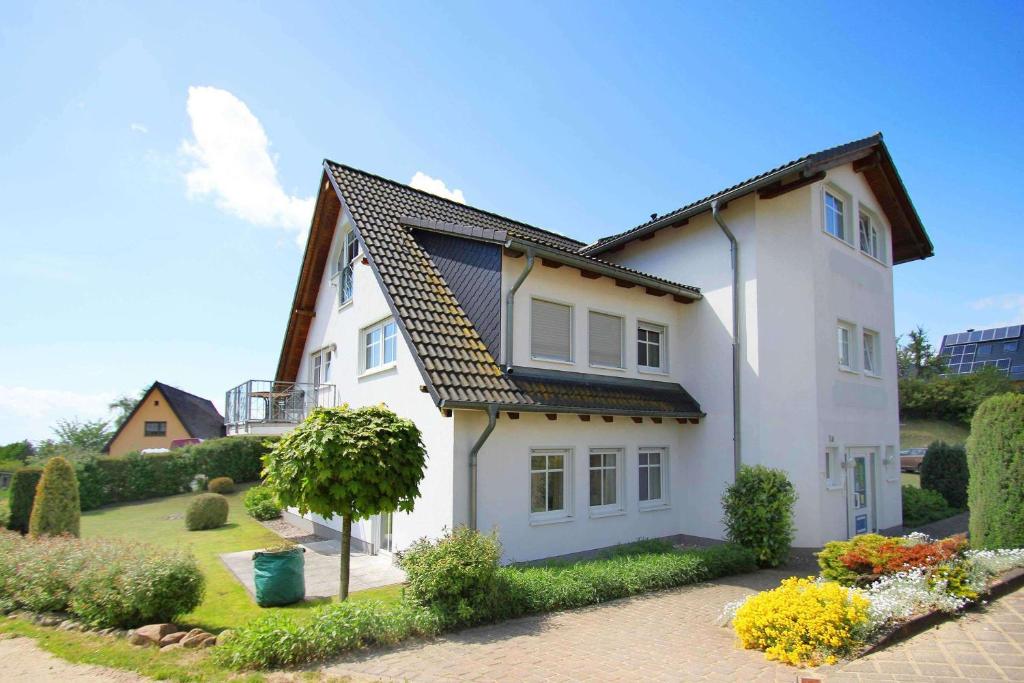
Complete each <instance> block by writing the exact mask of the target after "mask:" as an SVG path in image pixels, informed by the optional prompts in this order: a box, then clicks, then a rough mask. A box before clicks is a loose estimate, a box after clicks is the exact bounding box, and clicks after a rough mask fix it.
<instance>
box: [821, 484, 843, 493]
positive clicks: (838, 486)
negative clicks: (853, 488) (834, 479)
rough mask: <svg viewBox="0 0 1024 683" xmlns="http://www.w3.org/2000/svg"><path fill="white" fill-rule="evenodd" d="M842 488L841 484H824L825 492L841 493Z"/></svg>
mask: <svg viewBox="0 0 1024 683" xmlns="http://www.w3.org/2000/svg"><path fill="white" fill-rule="evenodd" d="M844 488H846V487H845V486H844V485H843V484H825V490H826V491H842V490H843V489H844Z"/></svg>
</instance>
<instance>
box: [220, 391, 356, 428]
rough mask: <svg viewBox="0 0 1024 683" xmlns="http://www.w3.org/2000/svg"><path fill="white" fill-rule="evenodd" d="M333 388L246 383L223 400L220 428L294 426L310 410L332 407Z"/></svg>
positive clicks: (334, 394) (227, 394)
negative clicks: (258, 425) (261, 425)
mask: <svg viewBox="0 0 1024 683" xmlns="http://www.w3.org/2000/svg"><path fill="white" fill-rule="evenodd" d="M335 399H336V393H335V387H334V385H333V384H304V383H301V382H275V381H273V380H264V379H250V380H249V381H247V382H242V383H241V384H239V385H238V386H237V387H235V388H234V389H230V390H228V392H227V393H226V394H225V397H224V424H225V425H226V426H227V427H229V431H230V428H231V427H235V428H238V427H242V426H244V425H249V424H253V423H260V424H298V423H299V422H302V421H303V420H304V419H306V416H307V415H309V412H310V411H311V410H313V408H317V407H323V408H330V407H333V406H334V405H335Z"/></svg>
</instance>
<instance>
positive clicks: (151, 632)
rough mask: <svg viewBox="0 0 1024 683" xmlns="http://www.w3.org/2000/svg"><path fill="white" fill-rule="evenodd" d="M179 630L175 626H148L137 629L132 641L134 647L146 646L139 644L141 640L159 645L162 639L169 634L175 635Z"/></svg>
mask: <svg viewBox="0 0 1024 683" xmlns="http://www.w3.org/2000/svg"><path fill="white" fill-rule="evenodd" d="M177 630H178V627H177V626H175V625H174V624H148V625H146V626H140V627H139V628H137V629H135V632H134V633H133V634H132V636H131V641H132V643H133V644H134V645H144V644H145V643H141V642H138V641H140V640H147V641H149V643H150V644H152V645H159V644H160V639H161V638H163V637H164V636H166V635H167V634H168V633H174V632H176V631H177Z"/></svg>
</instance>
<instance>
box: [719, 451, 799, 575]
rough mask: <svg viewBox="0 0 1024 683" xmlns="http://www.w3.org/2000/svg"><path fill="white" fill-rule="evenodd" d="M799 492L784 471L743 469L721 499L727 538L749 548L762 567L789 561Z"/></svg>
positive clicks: (762, 467)
mask: <svg viewBox="0 0 1024 683" xmlns="http://www.w3.org/2000/svg"><path fill="white" fill-rule="evenodd" d="M796 498H797V494H796V489H794V488H793V484H792V483H790V481H789V479H788V478H787V477H786V473H785V472H783V471H782V470H778V469H771V468H768V467H765V466H764V465H754V466H750V465H743V466H742V467H740V471H739V474H738V475H737V476H736V481H735V482H733V484H732V485H731V486H729V488H727V489H726V491H725V495H723V496H722V508H723V509H724V511H725V520H724V521H725V529H726V533H727V534H728V538H729V540H730V541H732V542H733V543H738V544H739V545H742V546H744V547H746V548H750V549H751V550H753V551H754V553H755V554H756V555H757V561H758V564H760V565H761V566H762V567H777V566H778V565H780V564H782V563H783V562H785V561H786V560H787V559H788V558H789V548H790V544H791V543H792V542H793V534H794V533H795V527H794V525H793V505H794V503H796Z"/></svg>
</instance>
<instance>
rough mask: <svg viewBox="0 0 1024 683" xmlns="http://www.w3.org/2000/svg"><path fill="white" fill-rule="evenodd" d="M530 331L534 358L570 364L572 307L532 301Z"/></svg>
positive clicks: (531, 350) (537, 300) (538, 300)
mask: <svg viewBox="0 0 1024 683" xmlns="http://www.w3.org/2000/svg"><path fill="white" fill-rule="evenodd" d="M530 331H531V332H530V336H531V343H530V354H531V355H532V356H533V357H534V358H536V359H539V360H557V361H564V362H566V363H571V362H572V306H567V305H565V304H556V303H554V302H552V301H543V300H541V299H534V300H533V302H532V304H531V309H530Z"/></svg>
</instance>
